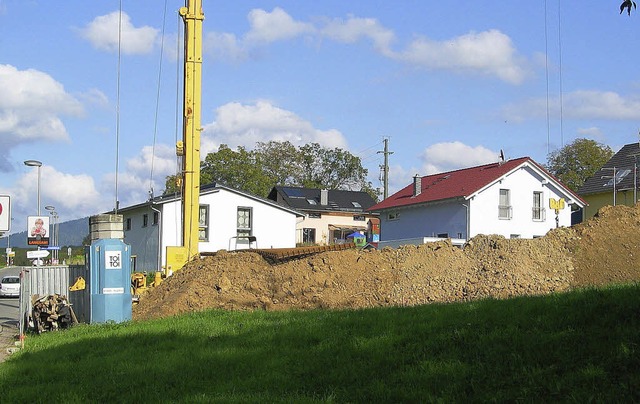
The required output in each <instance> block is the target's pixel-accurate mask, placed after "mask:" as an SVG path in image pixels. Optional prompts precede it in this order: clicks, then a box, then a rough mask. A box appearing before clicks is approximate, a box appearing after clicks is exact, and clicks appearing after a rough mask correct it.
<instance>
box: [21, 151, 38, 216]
mask: <svg viewBox="0 0 640 404" xmlns="http://www.w3.org/2000/svg"><path fill="white" fill-rule="evenodd" d="M24 165H25V166H29V167H38V216H40V167H42V162H41V161H38V160H25V162H24Z"/></svg>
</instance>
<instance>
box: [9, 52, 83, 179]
mask: <svg viewBox="0 0 640 404" xmlns="http://www.w3.org/2000/svg"><path fill="white" fill-rule="evenodd" d="M0 94H2V95H1V96H0V172H1V171H9V170H10V164H9V163H8V157H9V153H10V152H11V150H12V149H13V148H15V147H17V146H19V145H21V144H25V143H33V142H36V141H41V140H49V141H68V140H69V135H68V133H67V130H66V128H65V126H64V124H63V122H62V119H61V116H62V115H70V116H80V115H82V114H83V108H82V105H81V104H80V102H79V101H78V100H77V99H76V98H74V97H73V96H72V95H70V94H68V93H67V92H66V91H65V90H64V87H63V86H62V84H60V83H59V82H57V81H56V80H54V79H53V78H52V77H51V76H49V75H48V74H46V73H43V72H41V71H38V70H33V69H29V70H18V69H17V68H15V67H14V66H11V65H2V64H0Z"/></svg>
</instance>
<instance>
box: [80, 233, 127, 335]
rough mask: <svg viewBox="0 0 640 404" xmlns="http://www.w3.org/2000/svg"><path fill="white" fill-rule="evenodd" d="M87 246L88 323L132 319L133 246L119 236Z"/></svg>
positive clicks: (117, 321) (96, 241)
mask: <svg viewBox="0 0 640 404" xmlns="http://www.w3.org/2000/svg"><path fill="white" fill-rule="evenodd" d="M87 248H88V250H89V251H87V263H88V264H89V266H90V268H89V289H90V292H91V293H90V296H89V312H90V314H89V323H106V322H108V321H114V322H116V323H119V322H123V321H128V320H131V307H132V303H131V247H130V246H129V245H127V244H125V243H124V242H123V241H122V240H120V239H99V240H95V241H93V242H92V243H91V246H90V247H87Z"/></svg>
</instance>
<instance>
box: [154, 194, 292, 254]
mask: <svg viewBox="0 0 640 404" xmlns="http://www.w3.org/2000/svg"><path fill="white" fill-rule="evenodd" d="M200 205H201V206H202V205H208V206H209V240H208V241H206V242H200V243H199V245H200V247H199V250H200V251H201V252H202V251H218V250H236V249H244V248H249V247H250V246H249V244H248V242H247V240H245V239H235V238H233V237H235V236H237V233H238V228H237V211H238V208H239V207H242V208H250V209H251V235H252V236H255V237H256V240H257V241H256V244H251V247H254V248H255V247H257V248H291V247H295V245H296V221H297V220H296V215H295V214H294V213H292V212H291V211H288V210H285V209H281V208H279V207H276V206H274V205H270V204H267V203H264V202H262V201H259V200H257V199H253V198H249V197H246V196H244V195H241V194H237V193H235V192H231V191H228V190H225V189H218V190H216V191H215V192H211V193H205V194H203V195H201V196H200ZM181 216H182V212H181V211H180V201H174V202H169V203H166V204H164V205H163V218H164V220H165V221H164V223H163V224H164V226H163V238H162V249H163V250H165V249H166V247H167V246H173V245H178V240H180V238H181V233H180V232H181V230H180V229H181V227H182V220H181Z"/></svg>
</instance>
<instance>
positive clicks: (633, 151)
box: [578, 143, 640, 195]
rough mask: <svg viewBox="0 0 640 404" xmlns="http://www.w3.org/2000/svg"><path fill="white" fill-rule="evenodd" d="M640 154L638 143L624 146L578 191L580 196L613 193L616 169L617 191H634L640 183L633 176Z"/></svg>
mask: <svg viewBox="0 0 640 404" xmlns="http://www.w3.org/2000/svg"><path fill="white" fill-rule="evenodd" d="M639 154H640V146H639V145H638V143H631V144H628V145H625V146H623V147H622V149H620V151H619V152H617V153H616V154H614V155H613V157H611V159H610V160H609V161H607V163H606V164H605V165H604V166H602V168H601V169H600V170H598V171H596V173H595V174H594V175H593V176H592V177H591V178H588V179H587V180H586V181H585V183H584V185H582V187H581V188H580V189H579V190H578V194H579V195H592V194H599V193H603V192H613V179H612V178H611V177H612V176H613V173H614V170H613V169H614V168H615V172H616V177H617V179H616V184H615V185H616V190H620V191H624V190H630V189H634V181H636V182H638V180H637V178H636V176H634V175H633V170H634V164H636V158H638V159H640V156H639ZM639 162H640V160H639Z"/></svg>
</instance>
